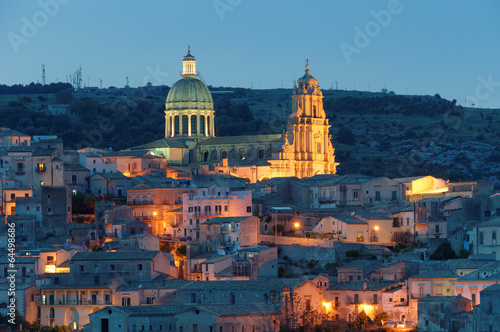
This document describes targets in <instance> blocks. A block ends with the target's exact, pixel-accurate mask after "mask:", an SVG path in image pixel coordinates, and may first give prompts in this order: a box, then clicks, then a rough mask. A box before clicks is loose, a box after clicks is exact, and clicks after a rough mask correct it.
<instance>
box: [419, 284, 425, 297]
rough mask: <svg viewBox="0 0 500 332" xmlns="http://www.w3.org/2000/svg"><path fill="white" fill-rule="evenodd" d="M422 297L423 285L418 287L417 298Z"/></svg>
mask: <svg viewBox="0 0 500 332" xmlns="http://www.w3.org/2000/svg"><path fill="white" fill-rule="evenodd" d="M423 297H424V285H418V298H420V299H421V298H423Z"/></svg>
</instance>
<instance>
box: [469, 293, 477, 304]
mask: <svg viewBox="0 0 500 332" xmlns="http://www.w3.org/2000/svg"><path fill="white" fill-rule="evenodd" d="M471 292H472V290H471ZM470 296H471V298H470V299H471V301H472V306H475V305H476V293H472V294H471V295H470Z"/></svg>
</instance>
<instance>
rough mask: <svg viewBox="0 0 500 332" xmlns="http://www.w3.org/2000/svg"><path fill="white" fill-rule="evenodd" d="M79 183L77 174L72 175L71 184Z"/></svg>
mask: <svg viewBox="0 0 500 332" xmlns="http://www.w3.org/2000/svg"><path fill="white" fill-rule="evenodd" d="M76 182H77V177H76V175H75V174H73V175H71V184H76Z"/></svg>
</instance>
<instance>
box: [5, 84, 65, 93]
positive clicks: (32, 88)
mask: <svg viewBox="0 0 500 332" xmlns="http://www.w3.org/2000/svg"><path fill="white" fill-rule="evenodd" d="M71 88H72V86H71V84H69V83H62V82H59V83H50V84H45V85H43V84H40V83H33V82H31V83H30V84H28V85H22V84H14V85H11V86H9V85H5V84H0V95H19V94H48V93H57V92H59V91H61V90H64V89H71Z"/></svg>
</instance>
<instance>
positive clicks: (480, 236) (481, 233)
mask: <svg viewBox="0 0 500 332" xmlns="http://www.w3.org/2000/svg"><path fill="white" fill-rule="evenodd" d="M479 244H484V233H483V232H479Z"/></svg>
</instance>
